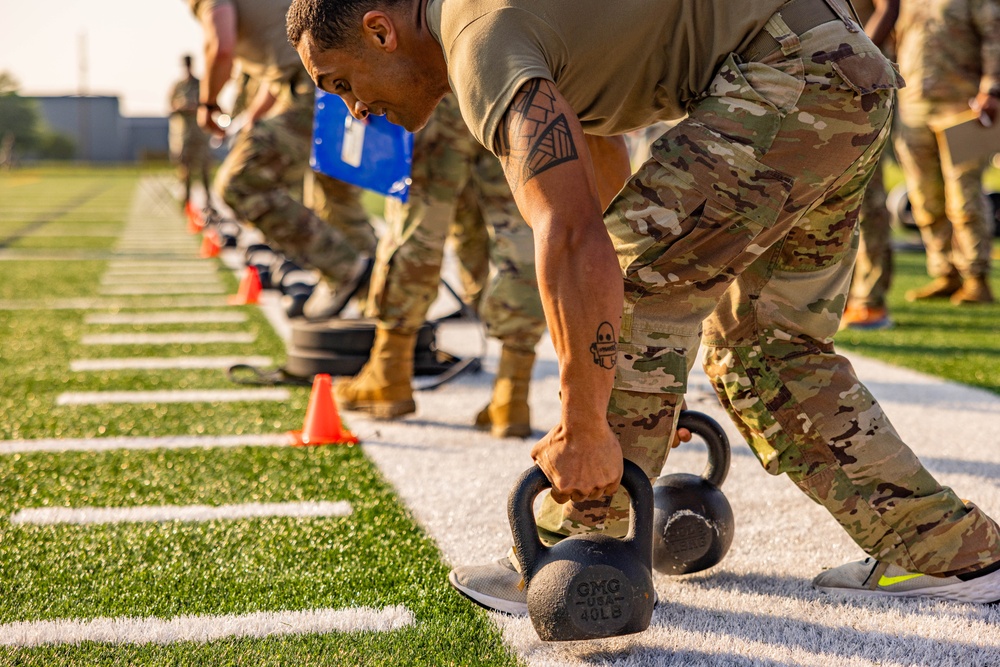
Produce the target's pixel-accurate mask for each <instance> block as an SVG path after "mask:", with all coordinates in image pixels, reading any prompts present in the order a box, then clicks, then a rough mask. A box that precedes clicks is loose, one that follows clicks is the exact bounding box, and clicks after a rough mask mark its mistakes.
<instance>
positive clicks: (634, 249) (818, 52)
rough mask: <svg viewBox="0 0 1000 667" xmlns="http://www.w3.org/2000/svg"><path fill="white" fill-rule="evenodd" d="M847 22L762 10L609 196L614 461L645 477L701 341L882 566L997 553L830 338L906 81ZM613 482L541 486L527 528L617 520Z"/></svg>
mask: <svg viewBox="0 0 1000 667" xmlns="http://www.w3.org/2000/svg"><path fill="white" fill-rule="evenodd" d="M840 13H841V16H842V17H844V16H846V14H845V13H844V10H843V9H841V10H840ZM846 22H847V21H846V20H845V21H844V23H846ZM844 23H842V22H841V21H831V22H828V23H824V24H823V25H820V26H817V27H816V28H814V29H812V30H809V31H807V32H805V33H804V34H802V35H801V36H796V35H795V34H794V33H792V31H791V30H789V29H788V28H787V25H785V23H784V21H783V20H782V19H781V17H780V14H775V15H774V16H773V17H772V18H771V20H770V21H769V22H768V24H767V28H766V29H767V31H768V32H769V33H770V34H771V35H772V36H773V37H775V39H776V40H777V41H778V42H779V43H780V44H781V45H782V49H779V50H777V51H774V52H772V53H771V54H769V55H767V56H764V57H762V58H760V59H759V60H758V61H757V62H750V63H744V62H742V59H741V58H739V57H738V56H735V55H731V56H730V57H729V58H728V59H727V60H726V61H724V62H723V64H722V65H721V67H720V68H719V69H718V71H717V74H716V77H715V79H714V81H713V82H712V83H711V85H710V86H709V88H708V90H707V91H706V94H705V95H704V96H702V97H700V98H699V99H698V100H697V101H696V102H695V103H694V104H692V106H691V108H690V109H689V114H688V117H687V118H686V119H685V120H684V121H682V122H681V123H680V124H679V125H677V126H676V127H675V128H673V129H671V130H670V131H668V132H667V133H666V134H665V135H664V136H663V137H661V138H660V139H659V140H658V141H657V142H656V143H655V144H654V145H653V147H652V155H653V158H652V159H650V160H649V161H647V162H646V163H645V164H644V165H643V166H642V168H640V169H639V171H638V172H637V173H636V174H634V175H633V177H632V178H631V180H630V181H629V182H628V183H627V184H626V186H625V188H624V189H623V190H622V192H621V193H620V194H619V196H618V197H617V199H616V200H615V201H614V202H612V204H611V207H610V208H609V210H608V211H607V213H606V215H605V223H606V225H607V228H608V232H609V233H610V235H611V238H612V239H613V241H614V243H615V247H616V249H617V253H618V258H619V262H620V264H621V267H622V271H623V272H624V277H625V306H624V312H623V320H622V331H621V337H620V344H619V348H618V362H617V375H616V382H615V388H614V391H613V393H612V396H611V401H610V404H609V408H608V419H609V423H610V424H611V427H612V429H613V430H614V432H615V433H616V435H617V436H618V438H619V440H620V442H621V444H622V448H623V451H624V454H625V457H626V458H628V459H631V460H633V461H635V462H636V463H638V464H639V465H641V466H642V467H643V469H644V470H645V471H646V472H647V474H649V475H650V477H655V476H656V475H658V474H659V472H660V470H661V468H662V466H663V463H664V459H665V457H666V454H667V451H668V443H669V442H670V439H671V437H672V434H673V431H674V429H675V426H676V421H677V416H678V409H677V407H678V405H679V404H680V401H681V399H682V397H683V394H684V391H685V389H686V384H687V372H688V368H689V364H690V363H691V362H692V358H693V357H694V355H695V353H696V350H697V349H698V345H699V342H702V343H704V345H705V346H706V347H707V353H706V359H705V370H706V372H707V374H708V376H709V378H710V380H711V382H712V384H713V387H714V388H715V390H716V392H717V394H718V396H719V398H720V400H721V401H722V403H723V405H724V406H725V408H726V410H727V411H728V412H729V414H730V416H731V417H732V419H733V421H734V423H735V424H736V425H737V426H738V428H739V429H740V431H741V433H742V434H743V436H744V437H745V438H746V440H747V442H748V443H749V444H750V446H751V448H752V449H753V451H754V452H755V454H756V456H757V458H758V459H759V460H760V462H761V464H762V465H763V466H764V468H765V469H766V470H767V471H768V472H769V473H772V474H780V473H786V474H787V475H788V476H789V477H790V478H791V479H792V480H793V481H794V482H795V483H796V485H797V486H798V487H799V488H800V489H801V490H802V491H803V492H805V493H806V494H807V495H808V496H809V497H810V498H812V499H813V500H815V501H816V502H818V503H820V504H822V505H823V506H824V507H826V509H827V510H828V511H829V512H830V513H831V514H832V515H833V516H834V518H836V520H837V521H838V522H840V524H841V525H842V526H843V528H844V529H845V530H846V531H847V532H848V534H850V535H851V537H852V538H853V539H854V540H855V541H856V542H857V543H858V545H859V546H861V547H862V548H863V549H864V550H865V551H867V552H868V553H869V554H871V555H873V556H875V557H877V558H878V559H880V560H883V561H888V562H890V563H895V564H898V565H900V566H902V567H904V568H906V569H907V570H908V571H917V572H933V573H958V572H965V571H972V570H975V569H978V568H979V567H982V566H983V565H984V564H988V563H989V562H990V561H989V560H988V559H989V558H990V557H991V555H992V554H996V553H998V552H1000V531H998V527H997V525H996V524H995V523H994V522H993V521H992V520H991V519H989V517H987V516H986V515H985V514H983V513H982V511H981V510H979V509H978V508H977V507H975V506H974V505H971V504H965V503H963V501H962V500H961V499H959V498H958V497H957V496H956V495H955V494H954V493H953V492H952V491H951V490H950V489H948V488H945V487H941V486H940V485H939V484H938V483H937V482H936V481H935V480H934V479H933V478H932V477H931V475H930V474H929V473H928V472H927V471H926V470H925V469H924V468H923V467H922V465H921V464H920V462H919V461H918V460H917V458H916V457H915V456H914V454H913V453H912V452H911V451H910V450H909V449H908V448H907V447H906V445H905V444H904V443H903V442H902V441H901V440H900V438H899V436H898V435H897V433H896V431H895V430H894V429H893V427H892V425H891V424H890V423H889V420H888V419H887V418H886V416H885V415H884V414H883V413H882V410H881V408H880V407H879V405H878V403H877V402H876V401H875V399H874V398H873V397H872V395H871V394H870V393H869V392H868V390H867V389H866V388H865V387H864V385H862V384H861V382H860V381H859V380H858V378H857V376H856V375H855V373H854V370H853V369H852V367H851V365H850V363H849V362H848V361H847V360H846V359H845V358H843V357H841V356H839V355H838V354H836V353H835V352H834V349H833V343H832V339H833V336H834V334H835V333H836V331H837V326H838V323H839V320H840V317H841V313H842V311H843V309H844V305H845V301H846V295H847V289H848V285H849V281H850V277H851V271H852V268H853V260H854V256H855V254H856V250H857V221H858V209H859V207H860V205H861V199H862V196H863V193H864V191H865V187H866V186H867V184H868V181H869V179H870V178H871V174H872V172H873V170H874V169H875V168H876V165H877V164H878V159H879V155H880V153H881V151H882V148H883V146H884V144H885V142H886V139H887V137H888V134H889V126H890V116H891V108H892V91H891V89H892V88H894V87H896V86H897V85H899V83H900V82H899V80H898V78H897V76H896V74H895V72H894V71H893V69H892V67H891V66H890V65H889V63H888V61H887V60H886V59H885V58H884V57H883V56H882V55H881V53H879V51H878V50H877V49H876V48H875V46H874V45H872V44H871V42H870V41H869V40H868V39H867V38H866V37H865V36H864V35H863V33H861V32H860V29H859V28H858V27H857V26H856V25H854V24H850V27H851V28H852V30H851V31H850V32H849V31H848V30H846V29H845V25H844ZM817 155H821V156H822V159H817V158H816V156H817ZM702 328H704V336H703V339H702ZM623 496H624V492H620V493H619V494H618V495H617V496H616V498H615V500H614V503H613V507H612V508H611V509H610V511H609V499H606V500H605V501H604V502H601V501H593V502H582V503H572V502H571V503H567V504H566V505H562V506H559V505H556V504H555V503H554V502H552V501H551V499H550V498H546V500H545V504H544V507H543V508H542V511H541V513H540V516H539V526H540V528H541V529H542V531H543V535H545V533H546V532H548V533H549V536H550V537H552V538H556V537H558V536H559V535H565V534H569V533H573V532H582V531H585V530H593V529H595V528H604V529H606V530H608V531H609V532H611V533H617V534H622V533H624V528H625V524H626V521H625V517H626V516H627V510H626V506H625V504H624V502H623V500H624V498H623ZM993 558H995V556H993ZM984 559H987V560H984Z"/></svg>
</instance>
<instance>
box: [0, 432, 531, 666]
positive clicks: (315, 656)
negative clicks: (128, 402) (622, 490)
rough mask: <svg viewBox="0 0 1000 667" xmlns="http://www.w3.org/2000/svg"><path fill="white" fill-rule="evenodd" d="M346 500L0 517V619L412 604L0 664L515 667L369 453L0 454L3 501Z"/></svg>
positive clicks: (12, 656)
mask: <svg viewBox="0 0 1000 667" xmlns="http://www.w3.org/2000/svg"><path fill="white" fill-rule="evenodd" d="M303 500H346V501H348V502H350V503H351V504H352V507H353V513H352V514H351V515H350V516H349V517H343V518H310V519H294V518H268V519H256V520H241V521H212V522H207V523H185V522H167V523H160V524H145V523H141V524H140V523H135V524H115V525H105V526H26V525H12V524H10V522H9V521H8V520H7V519H6V518H0V586H2V588H3V589H4V591H5V595H4V596H2V597H0V623H5V622H12V621H30V620H47V619H61V618H81V619H88V618H95V617H102V616H103V617H117V616H133V617H144V616H155V617H159V618H170V617H174V616H178V615H182V614H242V613H251V612H257V611H278V610H298V609H316V608H346V607H352V606H369V607H375V608H382V607H386V606H390V605H403V606H405V607H406V608H407V609H409V610H410V611H412V612H413V613H414V615H415V617H416V625H414V626H412V627H410V628H406V629H402V630H398V631H395V632H392V633H354V634H336V633H333V634H324V635H308V636H302V637H292V638H272V639H253V640H251V639H231V640H219V641H214V642H211V643H209V644H205V645H198V644H190V643H187V644H177V645H171V646H166V647H159V646H150V645H144V646H130V647H110V646H107V645H101V644H94V643H87V644H84V645H82V646H78V647H69V646H60V647H47V648H33V649H22V650H19V651H14V650H12V649H9V648H8V649H4V648H0V664H4V662H5V661H11V662H10V664H15V663H16V664H37V665H48V664H57V663H58V664H66V665H69V664H73V665H91V664H213V665H215V664H240V665H258V664H269V665H280V664H284V665H288V664H296V665H306V664H309V665H320V664H352V665H353V664H370V665H382V664H400V665H402V664H405V665H445V664H460V665H476V664H482V665H508V664H516V661H515V660H514V659H513V657H512V656H511V655H510V654H509V652H508V650H507V649H505V648H504V647H503V645H502V643H501V641H500V639H499V635H498V631H497V629H496V628H495V627H494V626H493V625H492V623H491V622H490V621H489V620H488V618H487V617H486V615H485V614H483V613H481V612H480V611H478V610H477V609H476V608H475V607H473V606H472V605H469V604H468V602H467V601H465V600H464V599H462V598H460V597H459V596H458V595H457V594H456V593H455V592H454V591H452V590H451V589H450V587H449V586H448V585H447V579H446V575H447V568H446V567H445V565H444V564H443V563H442V562H441V561H440V556H439V554H438V552H437V550H436V548H435V547H434V545H433V543H431V542H430V540H429V539H428V538H427V536H426V535H425V534H424V533H423V532H422V531H421V530H420V529H419V528H418V527H417V526H416V525H415V524H414V522H413V520H412V517H410V516H409V514H408V513H407V512H406V510H405V509H404V508H403V507H402V506H401V505H400V504H399V502H398V500H397V499H396V498H395V496H394V494H393V493H392V490H391V489H390V488H389V487H388V486H387V485H386V484H385V483H384V482H383V481H382V480H381V478H380V476H379V474H378V472H377V470H375V468H374V467H373V466H372V464H371V463H370V462H369V461H368V460H367V459H366V458H365V457H364V455H363V454H362V453H361V451H360V450H359V449H358V448H353V447H324V448H291V447H274V448H267V447H263V448H254V447H247V448H236V449H196V450H173V451H141V452H136V451H116V452H105V453H99V454H91V453H64V454H32V455H18V456H8V457H2V458H0V510H2V511H3V513H4V514H5V515H9V513H10V512H13V511H16V510H18V509H21V508H24V507H41V506H73V507H79V506H91V505H92V506H101V507H103V506H134V505H160V504H196V503H200V504H210V505H221V504H228V503H246V502H288V501H303Z"/></svg>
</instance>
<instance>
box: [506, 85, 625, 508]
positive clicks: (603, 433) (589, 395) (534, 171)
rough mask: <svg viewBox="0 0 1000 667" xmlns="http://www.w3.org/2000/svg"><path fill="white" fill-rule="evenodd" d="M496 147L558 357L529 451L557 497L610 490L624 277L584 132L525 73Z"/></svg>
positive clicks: (552, 94) (549, 90) (615, 457)
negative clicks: (552, 422) (544, 417)
mask: <svg viewBox="0 0 1000 667" xmlns="http://www.w3.org/2000/svg"><path fill="white" fill-rule="evenodd" d="M496 146H497V147H498V151H497V152H498V154H499V155H500V162H501V164H502V165H503V168H504V172H505V174H506V175H507V180H508V182H509V183H510V186H511V190H513V192H514V198H515V200H516V201H517V205H518V208H519V209H520V210H521V214H522V215H523V216H524V218H525V220H527V221H528V224H530V225H531V227H532V230H533V234H534V239H535V264H536V270H537V273H538V286H539V290H540V292H541V296H542V304H543V306H544V308H545V318H546V320H547V322H548V326H549V332H550V334H551V336H552V342H553V343H554V345H555V348H556V353H557V354H558V356H559V368H560V387H561V392H562V415H561V419H560V423H559V425H558V426H556V427H555V428H554V429H552V431H550V432H549V433H548V434H547V435H546V436H545V437H544V438H542V440H541V441H539V442H538V444H536V445H535V447H534V448H533V449H532V452H531V455H532V458H534V459H535V462H536V463H538V465H539V466H541V468H542V470H544V471H545V474H546V475H547V476H548V478H549V480H551V482H552V486H553V488H552V496H553V498H554V499H555V500H556V501H558V502H565V501H566V500H568V499H569V498H573V499H574V500H584V499H587V498H593V499H596V498H599V497H600V496H602V495H604V494H606V493H612V492H614V490H615V489H617V488H618V483H619V481H620V479H621V474H622V452H621V446H620V445H619V444H618V441H617V440H616V439H615V437H614V434H613V433H612V432H611V429H610V428H609V427H608V423H607V406H608V398H609V396H610V395H611V386H612V384H613V382H614V375H615V371H614V362H615V348H616V341H617V339H618V331H619V329H620V326H621V312H622V292H623V285H622V277H621V269H619V267H618V261H617V259H616V257H615V251H614V247H613V246H612V244H611V239H610V238H609V237H608V234H607V231H606V229H605V227H604V222H603V219H602V216H601V210H602V206H601V200H600V198H599V196H598V187H597V179H596V177H595V172H594V169H593V167H592V165H591V158H590V151H589V149H588V147H587V140H586V139H585V138H584V134H583V131H582V129H581V127H580V122H579V120H578V119H577V117H576V114H575V113H574V112H573V110H572V109H571V108H570V106H569V105H568V104H567V103H566V101H565V100H564V99H563V98H562V96H561V95H560V94H559V91H558V90H556V88H555V86H554V85H553V84H552V83H551V82H549V81H545V80H543V79H532V80H531V81H528V82H527V83H526V84H525V85H524V86H523V87H522V88H521V90H520V91H518V94H517V96H516V97H515V98H514V101H513V102H512V103H511V105H510V107H509V108H508V109H507V113H506V115H505V116H504V118H503V120H502V121H501V124H500V127H499V129H498V130H497V136H496Z"/></svg>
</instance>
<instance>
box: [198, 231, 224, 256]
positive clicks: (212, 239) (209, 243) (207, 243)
mask: <svg viewBox="0 0 1000 667" xmlns="http://www.w3.org/2000/svg"><path fill="white" fill-rule="evenodd" d="M220 246H221V244H220V243H219V235H218V233H216V231H215V230H214V229H209V230H206V231H205V233H204V234H202V236H201V256H202V257H203V258H205V259H208V258H209V257H218V256H219V247H220Z"/></svg>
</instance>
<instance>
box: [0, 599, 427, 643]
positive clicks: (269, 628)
mask: <svg viewBox="0 0 1000 667" xmlns="http://www.w3.org/2000/svg"><path fill="white" fill-rule="evenodd" d="M415 622H416V620H415V618H414V616H413V612H411V611H410V610H409V609H407V608H406V607H404V606H402V605H396V606H392V607H385V608H383V609H374V608H372V607H352V608H348V609H309V610H306V611H279V612H270V611H264V612H257V613H253V614H226V615H220V616H208V615H205V616H194V615H191V616H176V617H174V618H171V619H160V618H131V617H117V618H95V619H93V620H89V621H76V620H62V621H22V622H17V623H7V624H5V625H0V646H16V647H22V648H28V647H34V646H44V645H52V644H79V643H80V642H85V641H91V642H102V643H106V644H118V645H120V644H161V645H165V644H172V643H175V642H185V641H186V642H201V643H205V642H210V641H214V640H217V639H224V638H226V637H257V638H260V637H275V636H282V635H304V634H324V633H330V632H392V631H394V630H399V629H401V628H405V627H409V626H412V625H413V624H414V623H415Z"/></svg>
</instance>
